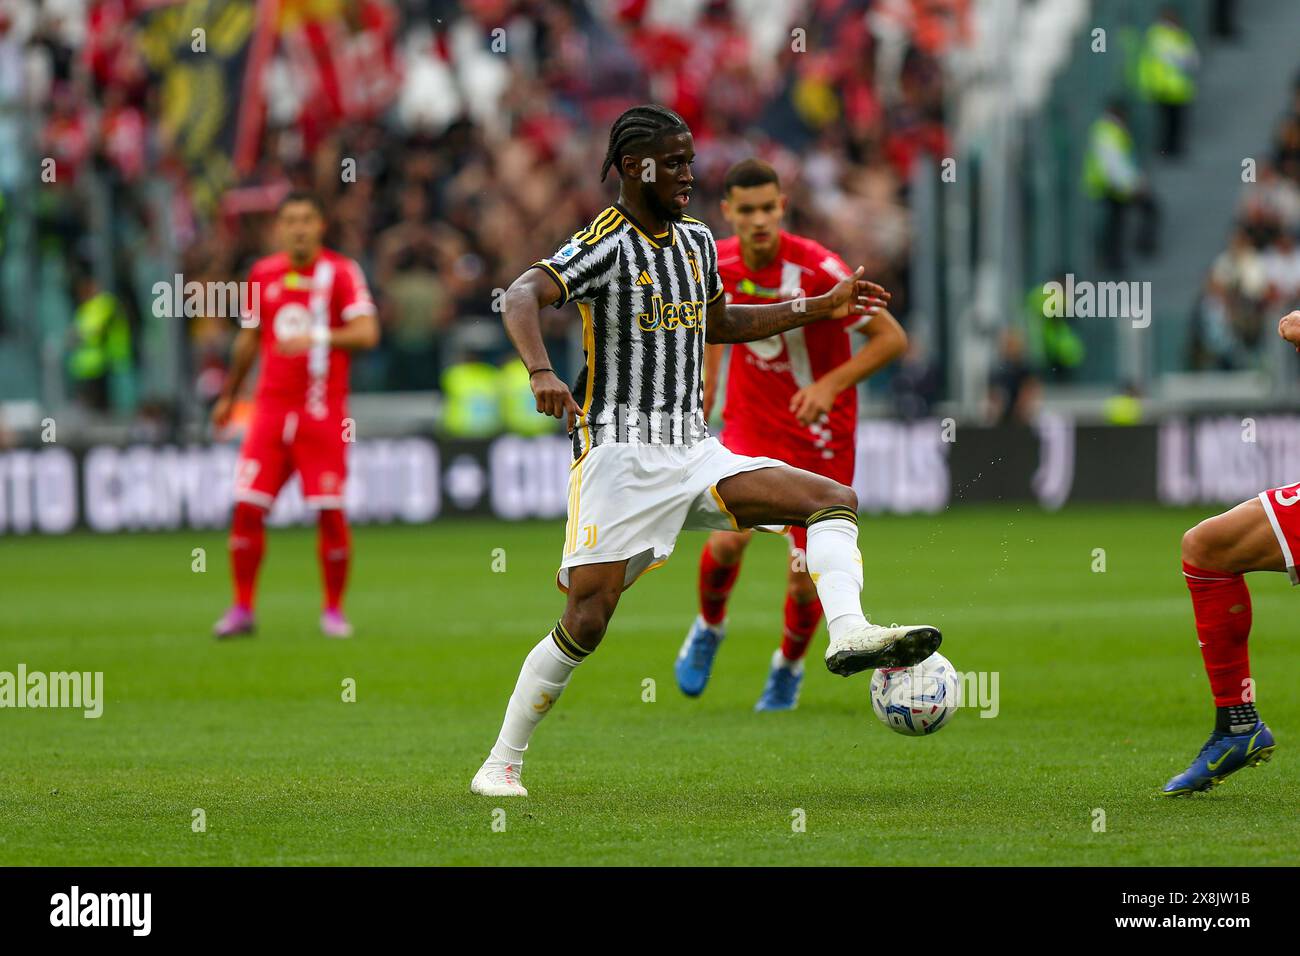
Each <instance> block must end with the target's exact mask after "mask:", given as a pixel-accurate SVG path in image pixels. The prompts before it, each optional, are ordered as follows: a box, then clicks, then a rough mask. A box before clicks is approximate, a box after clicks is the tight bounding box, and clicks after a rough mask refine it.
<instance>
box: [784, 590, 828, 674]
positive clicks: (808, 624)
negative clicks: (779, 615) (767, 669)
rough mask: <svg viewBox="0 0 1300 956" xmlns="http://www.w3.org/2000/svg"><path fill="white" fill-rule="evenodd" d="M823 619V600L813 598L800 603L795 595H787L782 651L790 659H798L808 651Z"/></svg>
mask: <svg viewBox="0 0 1300 956" xmlns="http://www.w3.org/2000/svg"><path fill="white" fill-rule="evenodd" d="M821 620H822V602H821V601H819V600H817V599H816V598H813V599H812V600H811V601H809V602H808V603H807V604H800V603H799V602H797V601H796V600H795V599H794V597H793V596H791V595H790V594H786V596H785V635H784V636H783V637H782V638H781V653H782V655H784V657H785V659H786V660H788V661H797V660H799V659H801V658H802V657H803V656H804V655H805V654H807V653H808V645H809V644H810V643H811V642H812V637H813V635H814V634H815V633H817V625H818V624H820V623H821Z"/></svg>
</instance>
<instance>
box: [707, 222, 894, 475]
mask: <svg viewBox="0 0 1300 956" xmlns="http://www.w3.org/2000/svg"><path fill="white" fill-rule="evenodd" d="M718 272H719V273H720V274H721V275H722V286H723V288H724V289H725V290H726V293H727V302H729V303H731V302H734V303H736V304H739V305H761V304H763V303H767V302H781V301H784V300H786V299H793V298H795V297H796V296H798V295H804V296H816V295H821V294H823V293H825V292H828V291H830V289H831V287H832V286H834V285H835V284H836V283H837V282H839V281H840V280H842V279H845V278H847V277H848V276H849V275H850V274H851V273H850V271H849V268H848V266H846V265H845V264H844V261H843V260H842V259H841V258H840V257H839V256H837V255H836V254H835V253H833V252H831V251H830V250H828V249H826V247H824V246H822V245H821V244H820V243H817V242H814V241H813V240H811V239H805V238H803V237H802V236H796V235H793V234H791V233H788V232H785V231H782V232H781V236H780V246H779V247H778V248H777V253H776V256H775V257H774V258H773V260H772V261H771V262H770V263H769V264H768V265H767V266H766V267H764V268H762V269H759V270H757V271H751V270H750V269H749V268H748V267H746V265H745V262H744V260H743V259H742V258H741V255H740V240H739V239H738V238H737V237H735V236H731V237H730V238H727V239H723V240H721V241H720V242H719V243H718ZM868 321H870V317H869V316H863V315H850V316H845V317H844V318H842V319H822V320H820V321H818V322H813V323H810V324H809V325H805V326H803V327H801V328H797V329H791V330H789V331H788V332H782V333H781V334H779V335H774V336H772V337H770V338H766V339H761V340H759V341H757V342H744V343H740V344H737V345H735V346H733V347H732V349H731V362H730V367H729V369H728V372H727V396H726V402H725V404H724V405H723V409H722V421H723V430H722V442H723V444H725V445H726V446H727V447H728V448H732V449H733V450H741V449H744V450H743V451H741V453H742V454H759V453H762V454H769V455H772V456H773V457H775V458H780V459H782V460H783V461H788V462H789V463H790V464H792V465H797V466H798V467H801V468H808V469H810V470H817V471H825V470H827V469H826V466H828V465H830V464H831V463H832V461H833V460H834V461H835V464H837V465H841V466H843V467H845V468H847V469H849V472H850V474H851V471H852V467H853V451H854V429H855V428H856V426H857V420H858V395H857V389H855V388H849V389H845V390H844V391H843V392H841V393H840V394H839V396H838V397H837V398H836V399H835V403H834V405H832V406H831V410H830V412H829V413H828V414H827V416H826V419H827V420H826V421H825V422H822V423H817V422H814V423H813V424H812V425H801V424H800V423H799V420H798V419H797V418H795V417H794V415H793V414H792V413H791V412H790V399H791V398H792V397H793V396H794V393H795V392H797V391H798V390H799V389H801V388H803V387H805V386H807V385H811V384H812V383H813V382H814V381H816V380H817V379H818V378H820V377H821V376H823V375H825V374H826V373H827V372H829V371H830V370H831V369H833V368H835V367H836V366H837V365H842V364H843V363H844V362H846V361H848V359H849V357H850V355H851V354H852V347H851V344H850V341H849V332H850V331H852V330H854V329H858V328H861V327H862V326H864V325H866V324H867V322H868ZM755 448H764V449H767V451H764V452H756V451H752V450H750V449H755ZM835 470H837V471H838V470H839V469H838V468H837V469H835Z"/></svg>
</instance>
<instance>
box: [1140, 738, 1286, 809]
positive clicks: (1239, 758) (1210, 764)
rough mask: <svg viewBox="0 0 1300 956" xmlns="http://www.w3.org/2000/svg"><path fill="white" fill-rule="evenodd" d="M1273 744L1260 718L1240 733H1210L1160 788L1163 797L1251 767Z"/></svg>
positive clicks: (1193, 789) (1268, 753)
mask: <svg viewBox="0 0 1300 956" xmlns="http://www.w3.org/2000/svg"><path fill="white" fill-rule="evenodd" d="M1276 746H1277V744H1276V743H1275V742H1274V740H1273V732H1272V731H1271V730H1269V729H1268V724H1266V723H1264V722H1263V721H1262V720H1261V721H1260V722H1259V723H1257V724H1256V725H1255V726H1254V727H1253V728H1251V729H1250V730H1248V731H1246V732H1245V733H1244V734H1220V733H1217V732H1216V733H1213V734H1210V739H1209V740H1207V741H1206V742H1205V746H1204V747H1202V748H1201V752H1200V753H1198V754H1197V755H1196V759H1195V760H1193V761H1192V765H1191V766H1190V767H1188V768H1187V769H1186V770H1184V771H1183V772H1182V773H1180V774H1179V775H1178V776H1176V777H1174V778H1173V779H1172V780H1170V781H1169V782H1168V783H1167V784H1165V788H1164V790H1163V791H1162V792H1163V793H1164V795H1165V796H1166V797H1181V796H1184V795H1185V794H1190V793H1201V792H1203V791H1206V790H1209V789H1210V788H1211V787H1214V786H1216V785H1218V784H1219V783H1221V782H1222V781H1223V778H1224V777H1226V776H1228V775H1229V774H1233V773H1236V772H1237V771H1238V770H1240V769H1241V768H1242V767H1253V766H1255V764H1257V763H1259V762H1260V761H1264V760H1268V759H1269V758H1271V757H1272V756H1273V750H1274V749H1275V748H1276Z"/></svg>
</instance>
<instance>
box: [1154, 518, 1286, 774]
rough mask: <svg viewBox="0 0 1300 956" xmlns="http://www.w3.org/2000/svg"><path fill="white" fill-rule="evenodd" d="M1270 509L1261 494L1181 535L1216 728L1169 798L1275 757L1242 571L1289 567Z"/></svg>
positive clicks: (1189, 589)
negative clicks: (1259, 706) (1254, 676)
mask: <svg viewBox="0 0 1300 956" xmlns="http://www.w3.org/2000/svg"><path fill="white" fill-rule="evenodd" d="M1266 507H1268V506H1266V505H1265V503H1264V502H1263V501H1262V500H1261V499H1259V498H1255V499H1252V500H1250V501H1247V502H1245V503H1244V504H1241V505H1238V506H1237V507H1236V508H1233V509H1232V510H1231V511H1229V512H1227V513H1225V514H1221V515H1217V516H1215V517H1213V518H1209V519H1207V520H1205V521H1202V522H1201V523H1200V524H1198V525H1197V526H1196V527H1195V528H1192V529H1191V530H1190V531H1188V532H1187V533H1186V534H1185V535H1183V552H1182V558H1183V576H1184V577H1185V579H1186V581H1187V589H1188V591H1190V592H1191V597H1192V611H1193V613H1194V615H1195V618H1196V634H1197V643H1198V644H1200V647H1201V656H1202V657H1203V658H1204V660H1205V672H1206V674H1207V675H1208V676H1209V678H1210V690H1211V692H1212V693H1213V695H1214V705H1215V719H1214V731H1213V733H1211V734H1210V738H1209V740H1207V741H1206V742H1205V744H1204V745H1203V746H1202V747H1201V750H1200V752H1199V753H1198V754H1197V755H1196V759H1194V760H1193V761H1192V763H1191V765H1190V766H1189V767H1188V768H1187V769H1186V770H1184V771H1183V772H1182V773H1180V774H1178V775H1177V776H1175V777H1174V778H1173V779H1171V780H1170V781H1169V782H1168V783H1166V784H1165V786H1164V790H1163V791H1162V792H1163V793H1164V794H1165V795H1166V796H1169V797H1178V796H1183V795H1186V794H1191V793H1197V792H1199V791H1203V790H1209V789H1210V788H1211V787H1214V786H1215V785H1217V784H1218V783H1219V782H1220V781H1222V780H1223V778H1224V777H1227V776H1228V775H1229V774H1233V773H1236V772H1237V771H1238V770H1240V769H1241V768H1242V767H1252V766H1254V765H1256V764H1258V763H1260V762H1261V761H1266V760H1268V759H1269V758H1270V757H1271V756H1272V755H1273V749H1274V747H1275V743H1274V740H1273V734H1272V731H1270V730H1269V729H1268V725H1267V724H1265V723H1264V722H1263V721H1262V720H1260V719H1259V714H1258V713H1257V712H1256V710H1255V687H1254V682H1253V681H1252V680H1251V677H1250V656H1249V653H1248V650H1247V641H1248V639H1249V637H1250V625H1251V607H1250V591H1248V590H1247V588H1246V579H1245V578H1244V577H1243V575H1244V574H1245V573H1246V572H1249V571H1283V570H1286V565H1287V562H1286V561H1285V560H1284V558H1283V555H1282V549H1281V546H1280V544H1279V541H1278V538H1277V536H1276V535H1275V534H1274V528H1273V525H1272V523H1271V522H1270V520H1269V515H1268V513H1267V511H1266V510H1265V509H1266ZM1279 533H1281V525H1279Z"/></svg>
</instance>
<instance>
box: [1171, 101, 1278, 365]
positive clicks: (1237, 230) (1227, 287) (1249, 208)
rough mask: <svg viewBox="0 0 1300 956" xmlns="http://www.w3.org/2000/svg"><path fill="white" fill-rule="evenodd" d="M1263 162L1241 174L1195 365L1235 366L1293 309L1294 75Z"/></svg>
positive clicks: (1208, 285)
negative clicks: (1231, 225) (1242, 178)
mask: <svg viewBox="0 0 1300 956" xmlns="http://www.w3.org/2000/svg"><path fill="white" fill-rule="evenodd" d="M1270 153H1271V155H1269V156H1268V157H1267V158H1266V159H1265V160H1264V161H1262V162H1261V163H1259V164H1258V166H1257V167H1253V168H1250V169H1247V170H1243V174H1249V175H1251V176H1253V181H1249V182H1247V184H1246V185H1245V186H1244V187H1243V189H1242V195H1241V200H1240V204H1239V207H1238V212H1237V220H1236V223H1235V225H1234V228H1233V230H1232V234H1231V235H1230V236H1229V238H1228V244H1227V248H1225V249H1224V250H1223V252H1222V253H1221V254H1220V255H1219V256H1218V257H1217V258H1216V259H1215V260H1214V264H1213V266H1212V267H1211V269H1210V271H1209V275H1208V276H1207V278H1206V282H1205V291H1204V295H1203V296H1202V299H1201V309H1200V316H1199V318H1200V322H1199V325H1198V335H1197V336H1196V339H1195V343H1196V350H1197V355H1196V356H1195V363H1196V364H1197V365H1198V366H1200V367H1203V368H1217V369H1224V370H1228V369H1235V368H1242V367H1249V366H1250V365H1252V364H1255V362H1256V358H1255V353H1256V352H1257V351H1258V347H1259V345H1260V344H1261V342H1265V343H1268V344H1269V345H1272V343H1273V335H1274V327H1275V326H1276V322H1277V318H1278V316H1280V315H1283V314H1285V313H1286V312H1289V311H1291V310H1292V309H1294V308H1296V307H1297V306H1300V241H1298V240H1300V76H1297V78H1296V81H1295V84H1294V86H1293V89H1292V93H1291V102H1290V104H1288V106H1287V108H1286V109H1285V110H1284V111H1283V115H1282V118H1281V120H1280V122H1279V123H1278V125H1277V129H1276V132H1275V134H1274V137H1273V143H1272V148H1271V151H1270Z"/></svg>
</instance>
